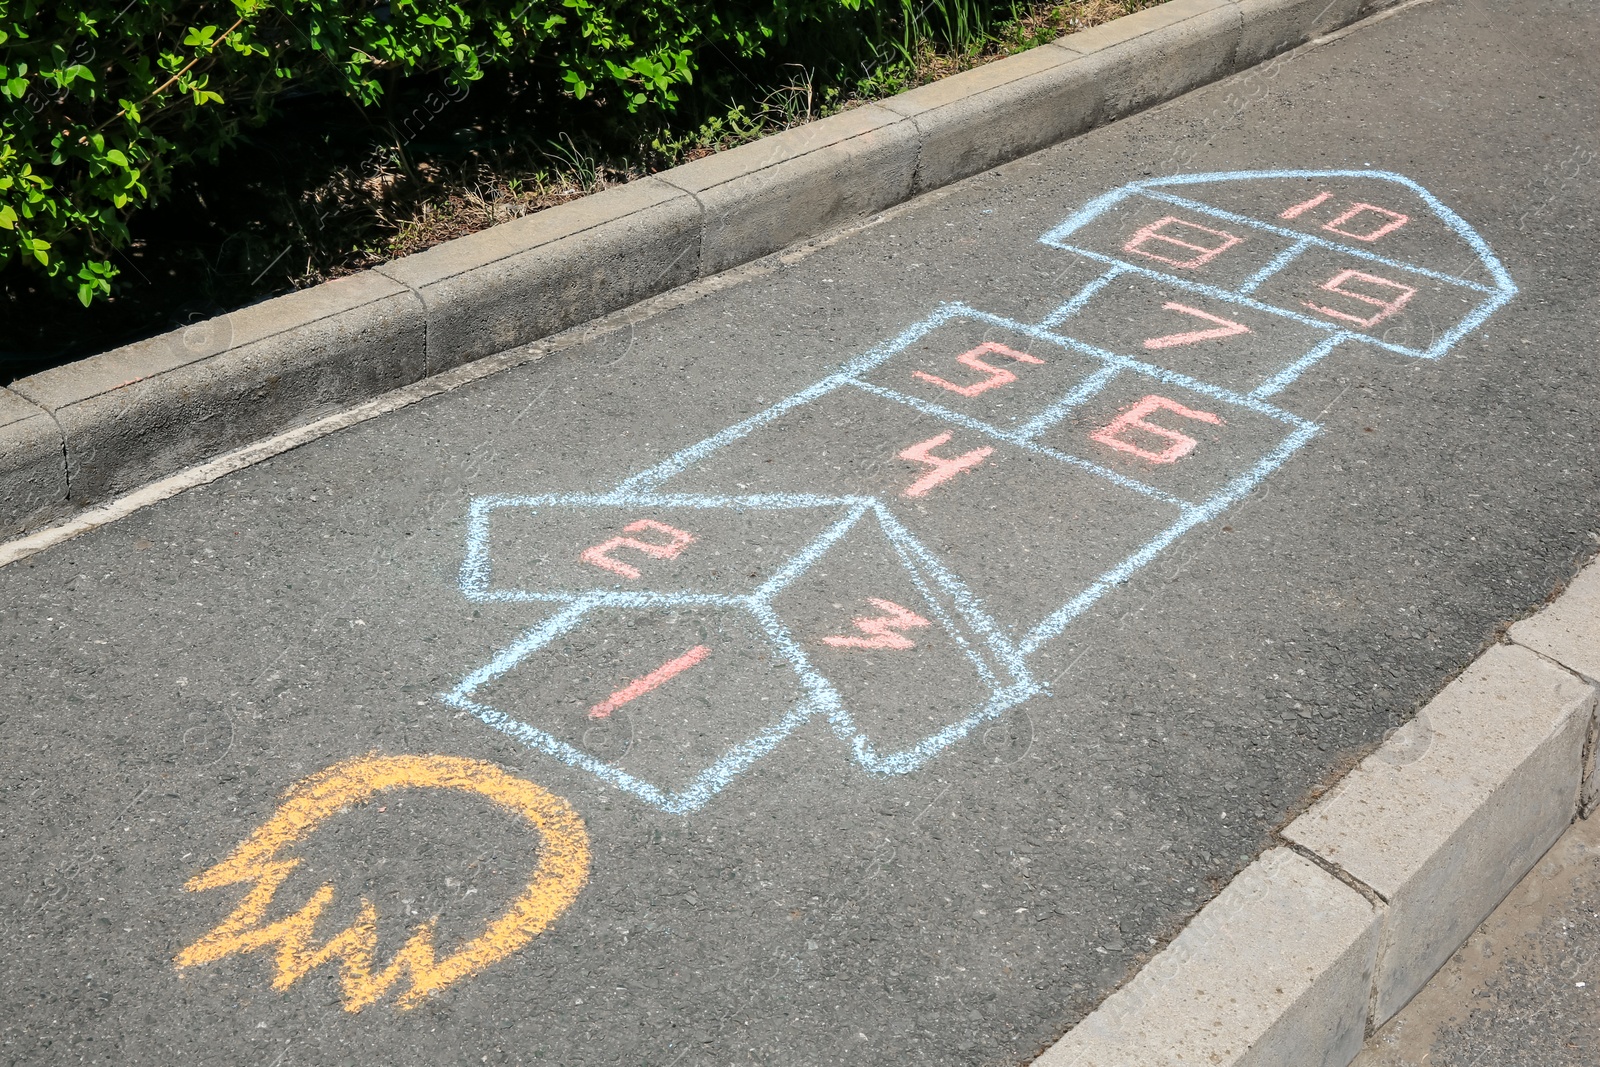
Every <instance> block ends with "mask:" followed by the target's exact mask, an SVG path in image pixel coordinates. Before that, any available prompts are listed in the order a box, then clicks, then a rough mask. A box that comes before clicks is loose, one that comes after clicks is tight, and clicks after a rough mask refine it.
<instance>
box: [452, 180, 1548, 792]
mask: <svg viewBox="0 0 1600 1067" xmlns="http://www.w3.org/2000/svg"><path fill="white" fill-rule="evenodd" d="M1042 240H1043V241H1044V243H1046V244H1047V245H1050V246H1052V247H1055V248H1058V249H1061V250H1062V252H1063V253H1065V254H1068V255H1072V256H1076V257H1079V258H1081V259H1084V260H1087V261H1089V262H1091V263H1093V264H1095V265H1097V266H1098V267H1100V268H1101V271H1100V273H1099V274H1098V276H1096V277H1095V278H1094V279H1093V280H1092V281H1090V282H1089V283H1088V284H1086V285H1084V286H1082V287H1081V288H1080V289H1079V290H1078V291H1076V292H1073V293H1064V294H1063V300H1062V303H1061V304H1060V306H1059V307H1057V308H1056V309H1055V310H1053V311H1052V312H1051V313H1050V314H1049V315H1047V316H1045V318H1044V319H1042V320H1041V321H1039V322H1036V323H1021V322H1014V321H1010V320H1007V319H1004V318H1001V317H998V316H995V315H990V314H987V313H985V312H983V311H982V310H980V309H978V308H977V307H974V306H967V305H964V304H952V305H945V306H943V307H940V308H938V309H937V310H935V311H934V312H933V313H932V314H931V315H929V316H928V317H927V318H926V319H924V320H923V321H921V322H918V323H916V324H915V325H913V326H911V327H910V328H908V329H907V330H906V331H905V332H904V333H902V334H901V335H900V336H899V337H896V338H894V339H893V340H891V341H888V342H886V343H884V344H880V345H878V346H876V347H874V348H872V349H870V350H869V351H867V352H865V353H864V354H862V355H861V356H859V357H857V358H856V359H854V360H852V361H850V362H849V363H847V364H846V365H845V366H843V367H842V368H840V369H839V370H838V371H836V372H834V373H833V374H830V375H828V376H827V377H825V378H823V379H822V380H821V381H818V382H816V383H815V384H813V385H811V386H809V387H808V388H806V389H803V390H801V391H800V392H798V393H795V394H794V395H793V396H790V397H788V398H786V399H784V400H781V401H779V402H778V403H776V404H773V405H772V406H771V407H768V408H767V409H765V410H763V411H761V412H760V413H758V414H756V415H753V416H751V417H749V418H746V419H744V420H743V421H741V422H739V423H737V424H735V425H733V426H730V427H728V428H727V429H726V430H723V431H722V432H720V433H718V434H715V435H713V436H712V437H709V438H707V439H706V440H704V441H701V442H699V443H698V444H696V445H693V446H691V447H689V448H687V449H685V450H684V451H682V452H680V453H678V454H677V455H675V456H673V457H671V458H670V459H668V460H666V461H664V462H662V463H659V464H657V465H656V466H654V467H651V468H649V469H647V470H644V471H641V472H639V473H638V474H635V475H633V476H632V477H629V478H627V479H626V480H624V481H623V482H622V483H621V484H619V485H616V486H614V487H611V488H609V489H603V490H600V491H597V492H595V493H592V494H570V493H569V494H553V495H538V494H534V495H495V496H484V497H480V498H478V499H477V500H475V501H474V502H473V505H472V509H471V513H470V515H469V517H468V528H469V530H468V543H467V553H466V558H465V560H464V562H463V566H462V571H461V588H462V592H463V593H464V594H465V595H466V596H467V598H468V599H470V600H473V601H501V602H526V603H529V604H530V612H532V613H536V615H535V617H537V618H538V621H537V622H534V623H533V624H532V625H530V627H529V628H528V629H527V630H526V631H525V632H524V633H523V634H522V635H521V636H520V637H519V638H518V639H517V640H516V641H515V642H513V643H512V644H511V645H509V646H508V647H506V648H503V649H500V650H499V651H497V652H496V653H495V654H494V655H493V657H492V658H491V659H490V660H489V662H488V663H486V664H484V665H483V666H482V667H480V668H478V669H477V670H475V671H472V672H471V673H469V674H467V675H466V677H464V678H463V679H462V680H461V682H460V683H459V684H458V685H457V686H456V687H455V688H454V689H453V690H451V691H450V692H449V693H447V694H445V695H444V697H443V699H444V700H445V701H447V702H448V703H450V704H451V705H453V706H456V707H459V708H462V709H465V710H468V711H471V712H472V713H473V714H475V715H476V716H477V717H478V718H480V719H481V720H482V721H483V722H485V723H487V724H488V725H490V726H493V727H495V728H497V729H499V730H502V731H504V732H506V733H508V734H510V735H511V736H513V737H516V738H518V739H519V740H521V741H523V742H525V743H527V744H529V745H530V746H532V747H534V748H536V749H538V750H540V751H543V752H546V753H548V754H550V755H552V756H554V757H556V758H557V759H560V760H562V761H563V762H566V763H568V764H570V765H572V766H575V767H579V768H582V769H585V770H587V771H589V772H591V773H593V774H595V775H597V776H598V777H600V778H601V779H603V780H604V781H607V782H609V783H611V784H612V785H615V786H616V787H618V788H620V789H623V790H625V791H627V792H629V793H631V794H633V795H634V796H636V797H638V798H639V799H641V800H643V801H645V802H646V803H649V804H651V805H653V806H655V807H657V808H660V809H661V810H664V811H669V812H688V811H693V810H696V809H698V808H700V807H702V806H704V805H705V804H706V803H707V802H708V801H709V800H710V799H711V798H712V797H713V796H714V795H716V793H717V792H719V791H720V790H721V789H723V788H725V787H726V786H727V785H728V784H729V783H730V782H732V781H733V779H734V778H735V777H737V776H738V775H739V774H740V773H741V772H742V771H744V770H745V769H747V768H748V767H750V766H751V765H752V764H754V763H755V762H756V761H757V760H759V759H761V758H762V757H764V756H766V755H767V754H768V753H770V752H771V751H772V750H773V749H774V748H776V747H777V746H778V745H779V744H781V743H782V742H783V741H784V739H785V738H787V737H789V736H790V735H791V734H793V733H794V731H795V730H796V729H798V728H799V727H800V726H801V725H803V724H805V723H806V722H808V721H810V720H812V719H822V720H823V721H825V722H826V723H827V724H828V725H829V726H830V727H831V731H832V733H833V735H834V736H835V737H836V738H837V739H838V741H839V742H840V743H841V747H842V751H843V752H845V753H848V755H849V758H850V759H851V760H853V761H854V762H855V763H856V764H857V765H859V766H860V767H861V768H863V769H865V770H866V771H869V772H872V773H888V774H903V773H908V772H911V771H915V770H916V769H918V768H919V767H921V766H923V765H924V764H925V763H926V762H927V761H928V760H930V759H932V758H934V757H935V756H936V755H937V754H938V753H940V752H941V751H943V750H944V749H946V748H948V747H949V746H951V745H952V744H955V743H957V742H958V741H960V740H961V739H962V738H963V737H965V736H966V735H967V734H969V733H970V732H971V731H972V730H973V729H974V728H976V727H977V726H979V725H980V724H981V723H983V722H985V721H987V720H989V719H992V718H994V717H995V716H998V715H1000V714H1001V713H1003V712H1004V711H1005V710H1007V709H1008V708H1011V707H1014V706H1015V705H1017V704H1019V703H1021V702H1023V701H1025V700H1027V699H1028V698H1030V697H1031V696H1033V695H1035V694H1037V693H1039V692H1041V690H1042V687H1041V685H1040V684H1039V682H1038V681H1037V680H1036V679H1035V678H1034V677H1033V675H1032V674H1031V673H1030V670H1029V664H1030V660H1031V659H1032V658H1033V656H1034V654H1035V653H1036V652H1038V650H1039V649H1040V648H1041V647H1042V646H1043V645H1044V644H1045V643H1046V642H1048V641H1050V640H1052V639H1053V638H1054V637H1056V636H1057V635H1059V634H1060V633H1061V631H1062V630H1063V629H1064V628H1065V627H1066V626H1067V625H1069V624H1070V623H1071V622H1072V620H1073V619H1075V618H1077V617H1078V616H1079V615H1081V614H1082V613H1083V612H1084V611H1086V610H1087V609H1088V608H1089V606H1090V605H1092V604H1093V603H1094V602H1095V601H1096V600H1098V599H1099V598H1100V597H1101V596H1103V595H1104V594H1105V593H1106V592H1107V591H1108V590H1110V589H1112V588H1113V587H1115V586H1116V585H1118V584H1120V583H1123V582H1126V581H1127V580H1128V579H1129V578H1130V577H1132V576H1133V574H1135V573H1136V572H1137V571H1138V570H1139V569H1140V568H1141V567H1143V566H1144V565H1145V564H1147V563H1149V562H1150V561H1151V560H1153V559H1155V558H1157V557H1158V556H1159V555H1160V554H1161V552H1162V551H1163V550H1165V549H1166V548H1167V547H1168V546H1169V545H1171V544H1172V543H1173V542H1174V541H1175V540H1177V539H1178V538H1179V537H1181V536H1182V535H1183V534H1184V533H1185V532H1186V531H1188V530H1189V529H1191V528H1193V527H1194V526H1197V525H1199V524H1201V523H1204V522H1207V521H1209V520H1210V519H1212V518H1215V517H1216V516H1218V515H1220V514H1221V513H1222V512H1224V511H1225V510H1226V509H1227V508H1228V507H1229V506H1230V505H1232V504H1233V503H1234V502H1236V501H1238V500H1240V499H1241V498H1243V497H1244V496H1245V495H1246V494H1248V493H1249V492H1250V491H1251V490H1252V489H1253V488H1254V487H1255V486H1256V485H1257V484H1259V483H1260V481H1261V480H1262V479H1263V478H1265V477H1266V476H1267V475H1268V474H1270V473H1271V472H1272V471H1273V470H1275V469H1276V468H1277V467H1279V466H1280V465H1282V463H1283V462H1284V461H1285V460H1286V459H1287V458H1288V457H1289V456H1290V455H1292V454H1293V453H1294V452H1295V451H1296V450H1297V449H1299V448H1300V447H1301V446H1302V445H1304V444H1305V443H1306V442H1307V441H1308V440H1310V439H1311V437H1312V436H1314V435H1315V434H1316V433H1317V432H1318V431H1317V427H1316V426H1315V425H1314V424H1312V423H1311V422H1309V421H1307V420H1305V419H1303V418H1301V417H1299V416H1297V415H1295V414H1292V413H1291V412H1289V411H1286V410H1283V409H1282V408H1280V407H1278V406H1276V405H1275V404H1274V403H1273V399H1272V398H1273V397H1274V396H1275V395H1276V394H1277V393H1279V392H1281V391H1282V390H1283V389H1285V388H1286V387H1287V386H1288V385H1290V384H1291V383H1292V382H1293V381H1295V380H1296V378H1298V377H1299V376H1300V375H1301V374H1303V373H1304V372H1305V371H1306V370H1307V369H1308V368H1310V367H1311V366H1313V365H1314V364H1316V363H1317V362H1318V361H1320V360H1323V359H1326V358H1328V357H1329V356H1330V355H1332V354H1333V353H1335V352H1336V351H1337V349H1338V348H1339V346H1340V345H1342V344H1345V343H1347V342H1360V343H1365V344H1370V345H1374V346H1376V347H1378V348H1379V349H1382V350H1384V351H1387V352H1390V353H1393V354H1395V355H1397V356H1400V357H1405V358H1417V359H1439V358H1441V357H1442V356H1443V355H1444V354H1445V353H1446V352H1448V351H1449V350H1450V348H1451V347H1452V346H1453V345H1454V344H1455V342H1456V341H1458V340H1459V339H1460V338H1461V337H1463V336H1465V335H1466V334H1467V333H1469V332H1470V331H1471V330H1473V329H1474V328H1476V327H1477V326H1478V325H1479V324H1481V323H1482V322H1483V321H1484V320H1485V319H1486V318H1487V317H1488V316H1489V315H1490V314H1491V313H1492V312H1493V311H1494V310H1495V309H1496V308H1497V307H1499V306H1500V305H1501V304H1503V303H1505V302H1506V301H1507V300H1509V299H1510V298H1511V296H1512V295H1513V294H1514V293H1515V291H1516V289H1515V286H1514V285H1513V284H1512V283H1511V280H1510V278H1509V277H1508V276H1507V274H1506V272H1505V270H1504V268H1503V267H1501V265H1500V263H1499V261H1498V260H1497V259H1495V257H1494V256H1493V254H1492V253H1491V252H1490V251H1489V249H1488V247H1487V246H1486V245H1485V244H1484V242H1483V240H1482V239H1481V238H1480V237H1479V236H1478V235H1477V234H1476V233H1475V232H1474V231H1473V230H1472V229H1471V228H1470V227H1468V226H1467V225H1466V223H1464V222H1462V221H1461V219H1460V218H1458V217H1457V216H1456V215H1454V214H1453V213H1452V212H1450V210H1449V209H1448V208H1445V207H1444V206H1443V205H1442V204H1440V203H1439V202H1438V201H1437V200H1436V199H1435V198H1434V197H1433V196H1432V195H1430V194H1429V193H1428V192H1427V191H1426V190H1424V189H1422V188H1421V187H1420V186H1418V185H1416V184H1415V183H1413V182H1411V181H1410V180H1408V179H1406V178H1403V177H1400V176H1398V175H1394V174H1385V173H1379V172H1371V171H1271V172H1241V173H1228V174H1201V175H1184V176H1178V177H1173V178H1165V179H1156V180H1150V181H1143V182H1135V183H1132V184H1130V185H1126V186H1123V187H1122V188H1120V189H1117V190H1115V191H1114V192H1111V193H1108V194H1106V195H1105V196H1102V197H1099V198H1098V199H1096V200H1094V201H1093V202H1091V203H1090V204H1088V205H1087V206H1085V207H1084V208H1083V209H1082V210H1080V211H1079V212H1077V213H1076V214H1074V215H1072V216H1071V217H1070V218H1068V219H1067V220H1065V221H1064V222H1062V223H1061V224H1060V225H1059V226H1057V227H1056V228H1054V229H1053V230H1051V231H1050V232H1049V233H1048V234H1046V235H1045V236H1044V238H1043V239H1042Z"/></svg>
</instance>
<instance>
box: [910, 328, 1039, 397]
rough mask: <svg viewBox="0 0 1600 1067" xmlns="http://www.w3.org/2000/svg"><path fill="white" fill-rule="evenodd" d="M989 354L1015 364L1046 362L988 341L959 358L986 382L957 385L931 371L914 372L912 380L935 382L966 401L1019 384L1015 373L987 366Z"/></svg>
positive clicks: (1002, 368) (958, 360)
mask: <svg viewBox="0 0 1600 1067" xmlns="http://www.w3.org/2000/svg"><path fill="white" fill-rule="evenodd" d="M985 353H990V354H993V355H996V356H1004V357H1006V358H1007V359H1010V360H1015V361H1016V362H1018V363H1043V362H1044V360H1042V359H1040V358H1039V357H1038V356H1030V355H1028V353H1026V352H1018V351H1017V350H1016V349H1014V348H1007V347H1006V346H1005V345H1003V344H1000V343H999V342H997V341H985V342H984V343H983V344H981V345H979V346H978V347H977V348H974V349H970V350H969V351H966V352H963V353H961V355H959V356H957V357H956V362H957V363H960V364H961V365H962V366H965V367H971V368H972V369H973V370H975V371H977V372H979V373H980V374H982V375H984V377H983V378H980V379H979V380H978V381H975V382H973V383H972V384H970V385H957V384H956V383H955V382H951V381H946V380H945V379H943V378H940V377H938V376H937V375H933V374H929V373H928V372H927V371H920V370H919V371H913V372H912V373H911V376H912V377H913V378H920V379H921V380H922V381H925V382H932V383H933V384H934V385H937V386H939V387H940V388H941V389H948V390H950V391H951V392H952V393H956V394H957V395H959V396H965V397H974V396H977V395H978V394H979V393H986V392H988V391H989V390H990V389H993V388H995V387H996V386H999V385H1010V384H1011V383H1012V382H1014V381H1016V380H1017V376H1016V375H1015V374H1013V373H1012V372H1011V371H1008V370H1006V369H1005V368H1004V367H996V366H995V365H994V364H993V363H986V362H984V360H983V356H984V354H985Z"/></svg>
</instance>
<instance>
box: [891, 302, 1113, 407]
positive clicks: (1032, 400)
mask: <svg viewBox="0 0 1600 1067" xmlns="http://www.w3.org/2000/svg"><path fill="white" fill-rule="evenodd" d="M1101 366H1102V363H1101V362H1100V361H1099V360H1098V359H1096V358H1094V357H1093V356H1090V355H1086V354H1084V353H1082V352H1080V351H1077V350H1074V349H1073V348H1071V347H1070V346H1068V345H1065V344H1062V343H1061V342H1060V341H1059V340H1054V339H1050V338H1048V337H1046V336H1041V335H1040V334H1039V333H1030V332H1025V331H1022V330H1019V329H1015V328H1011V327H1007V326H1001V325H998V324H996V323H994V322H993V321H991V320H990V319H988V318H986V317H984V316H980V315H965V316H958V317H955V318H953V319H951V320H950V321H948V322H945V323H944V324H942V325H940V326H939V327H937V328H936V329H933V330H931V331H929V332H927V333H925V334H922V335H921V336H919V337H917V338H916V339H915V340H913V341H911V342H910V343H908V344H907V345H906V346H905V347H904V348H903V349H901V350H900V351H898V352H896V353H895V354H894V356H892V357H891V358H890V359H888V360H886V361H885V362H883V363H881V364H879V365H878V366H877V367H875V368H873V369H872V370H871V371H868V372H866V373H865V374H863V375H862V376H861V380H862V381H864V382H866V383H867V384H869V385H872V386H874V387H876V388H879V389H885V390H889V391H891V392H893V393H895V394H897V395H901V396H905V397H909V398H911V399H913V400H916V401H920V402H922V403H924V404H929V405H934V406H937V407H942V408H947V409H949V410H951V411H953V412H957V413H959V414H961V415H965V416H968V417H970V418H974V419H977V420H980V421H982V422H984V423H987V424H988V425H990V426H993V427H994V428H996V429H997V430H1001V431H1010V430H1015V429H1018V428H1020V427H1022V426H1024V425H1026V424H1027V423H1028V421H1029V420H1031V419H1032V418H1033V417H1034V416H1036V415H1038V414H1039V413H1040V412H1041V411H1043V410H1044V409H1045V408H1046V407H1048V406H1049V405H1050V404H1051V403H1052V402H1054V401H1055V400H1056V399H1057V398H1058V397H1059V396H1061V395H1062V394H1064V393H1067V392H1069V391H1071V390H1072V389H1073V388H1075V387H1076V386H1078V385H1080V384H1082V383H1083V382H1084V381H1085V380H1086V379H1088V378H1089V377H1090V376H1091V375H1093V374H1094V373H1095V372H1096V371H1098V370H1099V369H1100V368H1101Z"/></svg>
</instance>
